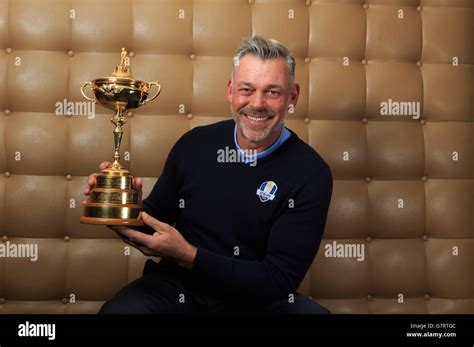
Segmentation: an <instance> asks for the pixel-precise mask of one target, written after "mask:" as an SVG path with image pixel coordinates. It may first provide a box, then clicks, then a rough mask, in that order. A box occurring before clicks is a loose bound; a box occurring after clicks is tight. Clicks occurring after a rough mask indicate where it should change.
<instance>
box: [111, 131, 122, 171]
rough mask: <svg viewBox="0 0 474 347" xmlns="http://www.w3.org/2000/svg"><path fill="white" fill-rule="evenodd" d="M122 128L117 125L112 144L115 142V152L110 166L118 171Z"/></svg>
mask: <svg viewBox="0 0 474 347" xmlns="http://www.w3.org/2000/svg"><path fill="white" fill-rule="evenodd" d="M122 135H123V131H122V127H121V126H120V125H119V124H117V125H116V126H115V129H114V142H115V152H114V163H113V164H112V166H113V167H114V168H117V169H120V168H121V165H120V163H119V160H120V144H121V143H122Z"/></svg>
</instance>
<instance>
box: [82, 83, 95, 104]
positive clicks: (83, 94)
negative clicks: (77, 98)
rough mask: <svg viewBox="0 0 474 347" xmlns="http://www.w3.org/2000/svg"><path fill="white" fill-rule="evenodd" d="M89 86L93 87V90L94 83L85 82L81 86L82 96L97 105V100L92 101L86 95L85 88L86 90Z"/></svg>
mask: <svg viewBox="0 0 474 347" xmlns="http://www.w3.org/2000/svg"><path fill="white" fill-rule="evenodd" d="M87 85H89V86H90V87H91V89H92V82H83V83H82V84H81V94H82V96H83V97H85V98H86V99H87V100H89V101H92V102H94V103H95V99H92V98H90V97H88V96H87V95H86V93H84V88H85V87H86V86H87Z"/></svg>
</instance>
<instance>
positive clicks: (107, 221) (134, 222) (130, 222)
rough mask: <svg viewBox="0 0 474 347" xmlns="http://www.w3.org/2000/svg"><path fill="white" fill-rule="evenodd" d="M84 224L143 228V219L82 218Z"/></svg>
mask: <svg viewBox="0 0 474 347" xmlns="http://www.w3.org/2000/svg"><path fill="white" fill-rule="evenodd" d="M80 220H81V223H82V224H96V225H122V226H133V227H141V226H143V221H142V220H141V219H117V218H95V217H81V219H80Z"/></svg>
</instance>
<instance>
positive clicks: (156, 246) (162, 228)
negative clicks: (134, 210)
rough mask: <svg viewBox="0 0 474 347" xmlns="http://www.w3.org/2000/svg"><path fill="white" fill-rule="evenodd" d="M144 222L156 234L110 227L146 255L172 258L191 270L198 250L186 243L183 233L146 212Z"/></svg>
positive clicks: (143, 215) (142, 215) (143, 213)
mask: <svg viewBox="0 0 474 347" xmlns="http://www.w3.org/2000/svg"><path fill="white" fill-rule="evenodd" d="M141 217H142V220H143V222H144V223H145V224H146V225H148V226H150V227H151V228H152V229H153V230H155V232H154V233H153V235H148V234H145V233H142V232H140V231H137V230H133V229H131V228H128V227H123V226H117V225H114V226H109V228H110V229H112V230H114V231H115V232H117V234H118V235H119V236H120V237H121V238H122V240H123V241H124V242H125V243H127V244H129V245H130V246H132V247H135V248H136V249H138V250H139V251H140V252H142V253H143V254H144V255H147V256H156V257H163V258H171V259H173V260H175V261H176V262H177V263H178V265H180V266H183V267H185V268H188V269H191V268H192V267H193V263H194V258H195V257H196V252H197V248H196V247H194V246H193V245H191V244H190V243H189V242H188V241H186V240H185V239H184V237H183V235H181V233H180V232H179V231H178V230H176V229H175V228H173V227H172V226H171V225H169V224H166V223H163V222H160V221H159V220H158V219H156V218H153V217H152V216H150V215H149V214H147V213H146V212H142V214H141Z"/></svg>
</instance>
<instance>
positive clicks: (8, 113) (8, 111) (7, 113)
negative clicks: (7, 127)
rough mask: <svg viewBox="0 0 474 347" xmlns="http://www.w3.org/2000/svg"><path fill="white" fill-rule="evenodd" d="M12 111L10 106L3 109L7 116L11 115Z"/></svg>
mask: <svg viewBox="0 0 474 347" xmlns="http://www.w3.org/2000/svg"><path fill="white" fill-rule="evenodd" d="M10 113H11V111H10V110H9V109H8V108H6V109H4V110H3V114H4V115H5V116H9V115H10Z"/></svg>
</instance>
